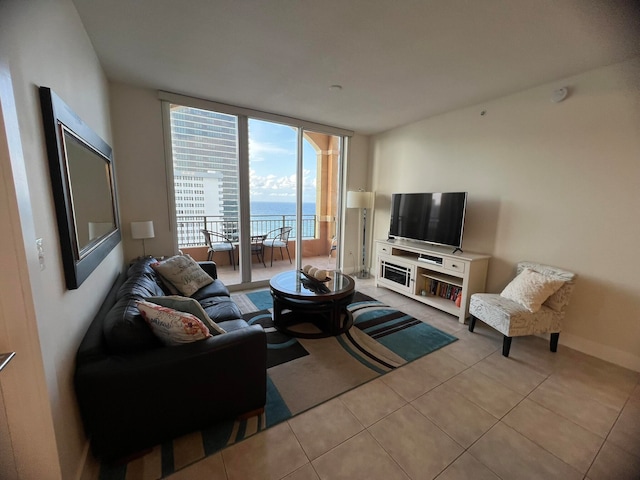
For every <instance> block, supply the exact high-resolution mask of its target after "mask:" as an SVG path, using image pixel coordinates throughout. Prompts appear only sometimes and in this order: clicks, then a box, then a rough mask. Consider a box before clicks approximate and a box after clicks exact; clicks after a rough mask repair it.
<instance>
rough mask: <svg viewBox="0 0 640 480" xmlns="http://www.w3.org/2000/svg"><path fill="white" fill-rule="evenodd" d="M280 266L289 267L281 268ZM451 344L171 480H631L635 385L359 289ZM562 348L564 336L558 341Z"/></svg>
mask: <svg viewBox="0 0 640 480" xmlns="http://www.w3.org/2000/svg"><path fill="white" fill-rule="evenodd" d="M287 263H288V262H287ZM357 283H358V289H359V290H360V291H362V292H363V293H365V294H368V295H370V296H372V297H375V298H377V299H379V300H381V301H383V302H385V303H387V304H390V305H393V306H395V307H397V308H399V309H400V310H402V311H405V312H407V313H410V314H412V315H414V316H416V317H417V318H419V319H421V320H422V321H425V322H427V323H429V324H432V325H434V326H435V327H438V328H440V329H442V330H445V331H447V332H450V333H453V334H454V335H456V336H457V337H458V338H459V341H457V342H454V343H453V344H451V345H449V346H447V347H444V348H442V349H440V350H438V351H437V352H434V353H432V354H430V355H427V356H426V357H423V358H421V359H419V360H416V361H415V362H413V363H411V364H409V365H406V366H404V367H402V368H400V369H398V370H396V371H394V372H392V373H389V374H387V375H385V376H383V377H380V378H378V379H376V380H373V381H372V382H370V383H368V384H365V385H362V386H361V387H359V388H357V389H355V390H352V391H350V392H347V393H345V394H343V395H341V396H339V397H337V398H335V399H333V400H330V401H329V402H327V403H325V404H322V405H320V406H318V407H316V408H314V409H311V410H309V411H307V412H305V413H303V414H301V415H298V416H296V417H294V418H291V419H290V420H289V421H287V422H285V423H282V424H280V425H278V426H275V427H273V428H271V429H268V430H266V431H264V432H262V433H260V434H258V435H255V436H253V437H250V438H248V439H247V440H245V441H243V442H241V443H239V444H236V445H233V446H231V447H228V448H226V449H225V450H223V451H222V452H220V453H217V454H215V455H213V456H211V457H208V458H206V459H204V460H202V461H200V462H197V463H195V464H193V465H191V466H189V467H187V468H185V469H183V470H181V471H179V472H177V473H175V474H173V475H172V476H171V477H170V478H171V479H172V480H181V479H209V480H260V479H272V480H279V479H287V480H329V479H332V480H335V479H349V480H353V479H366V480H377V479H380V480H392V479H411V480H425V479H434V478H437V479H438V480H456V479H474V480H484V479H486V480H490V479H492V480H497V479H502V480H512V479H544V480H548V479H563V480H564V479H588V480H604V479H616V480H623V479H634V480H637V479H639V478H640V448H639V447H640V386H639V383H638V382H639V379H640V375H639V374H638V373H636V372H633V371H630V370H627V369H624V368H621V367H618V366H615V365H612V364H610V363H606V362H604V361H601V360H598V359H596V358H594V357H590V356H587V355H584V354H582V353H580V352H577V351H575V350H572V349H569V348H567V347H564V346H562V344H561V345H560V346H559V348H558V352H557V353H555V354H554V353H551V352H549V349H548V342H547V341H546V340H544V339H542V338H538V337H523V338H515V339H514V340H513V344H512V346H511V355H510V357H509V358H504V357H502V355H501V342H502V340H501V337H500V335H499V334H497V332H495V331H493V330H492V329H490V328H488V327H486V326H484V325H482V324H481V323H480V322H479V324H478V325H477V326H476V330H475V332H474V333H470V332H469V331H468V330H467V329H466V326H464V325H460V324H458V323H457V321H456V319H455V318H454V317H452V316H449V315H447V314H444V313H441V312H439V311H436V310H434V309H431V308H429V307H427V306H424V305H422V304H420V303H418V302H415V301H413V300H410V299H407V298H405V297H403V296H401V295H398V294H395V293H393V292H391V291H389V290H386V289H382V288H380V289H378V288H376V287H375V285H374V282H373V280H371V279H369V280H358V281H357ZM560 338H561V341H562V336H560Z"/></svg>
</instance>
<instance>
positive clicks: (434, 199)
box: [389, 192, 467, 249]
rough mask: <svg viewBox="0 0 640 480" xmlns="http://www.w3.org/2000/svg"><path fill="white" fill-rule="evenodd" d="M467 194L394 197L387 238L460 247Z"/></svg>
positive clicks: (414, 194)
mask: <svg viewBox="0 0 640 480" xmlns="http://www.w3.org/2000/svg"><path fill="white" fill-rule="evenodd" d="M466 206H467V192H445V193H394V194H392V195H391V224H390V227H389V236H390V237H400V238H408V239H411V240H420V241H422V242H429V243H435V244H438V245H447V246H452V247H455V248H458V249H459V248H460V247H462V231H463V229H464V214H465V209H466Z"/></svg>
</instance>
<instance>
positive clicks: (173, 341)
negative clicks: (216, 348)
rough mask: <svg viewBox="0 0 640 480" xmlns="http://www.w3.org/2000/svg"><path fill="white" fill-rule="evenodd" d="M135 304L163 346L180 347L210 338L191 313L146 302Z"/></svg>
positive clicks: (202, 325) (207, 331) (198, 320)
mask: <svg viewBox="0 0 640 480" xmlns="http://www.w3.org/2000/svg"><path fill="white" fill-rule="evenodd" d="M136 304H137V306H138V310H140V313H141V314H142V318H144V319H145V321H146V322H147V323H148V324H149V326H150V327H151V330H152V331H153V333H154V334H155V335H156V336H157V337H158V338H159V339H160V341H161V342H162V343H164V344H165V345H169V346H171V345H182V344H184V343H192V342H196V341H198V340H204V339H205V338H209V337H211V333H209V329H208V328H207V326H206V325H205V324H204V323H202V321H201V320H200V319H199V318H198V317H196V316H195V315H192V314H191V313H187V312H179V311H177V310H174V309H173V308H169V307H163V306H162V305H157V304H155V303H151V302H147V301H146V300H138V302H136Z"/></svg>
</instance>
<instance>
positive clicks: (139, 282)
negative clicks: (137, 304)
mask: <svg viewBox="0 0 640 480" xmlns="http://www.w3.org/2000/svg"><path fill="white" fill-rule="evenodd" d="M164 294H165V292H164V290H163V289H162V287H161V286H160V285H159V284H158V282H157V276H156V275H155V273H154V272H153V271H152V273H139V274H136V275H134V276H130V277H129V278H127V279H126V280H125V282H124V283H123V284H122V286H121V287H120V290H118V294H117V298H118V299H120V298H123V297H131V296H132V295H133V296H138V297H141V298H145V297H157V296H161V295H164Z"/></svg>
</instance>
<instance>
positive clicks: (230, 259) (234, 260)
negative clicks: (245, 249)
mask: <svg viewBox="0 0 640 480" xmlns="http://www.w3.org/2000/svg"><path fill="white" fill-rule="evenodd" d="M234 257H235V255H234V254H233V250H229V261H230V262H231V265H233V269H234V270H235V269H236V259H235V258H234Z"/></svg>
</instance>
